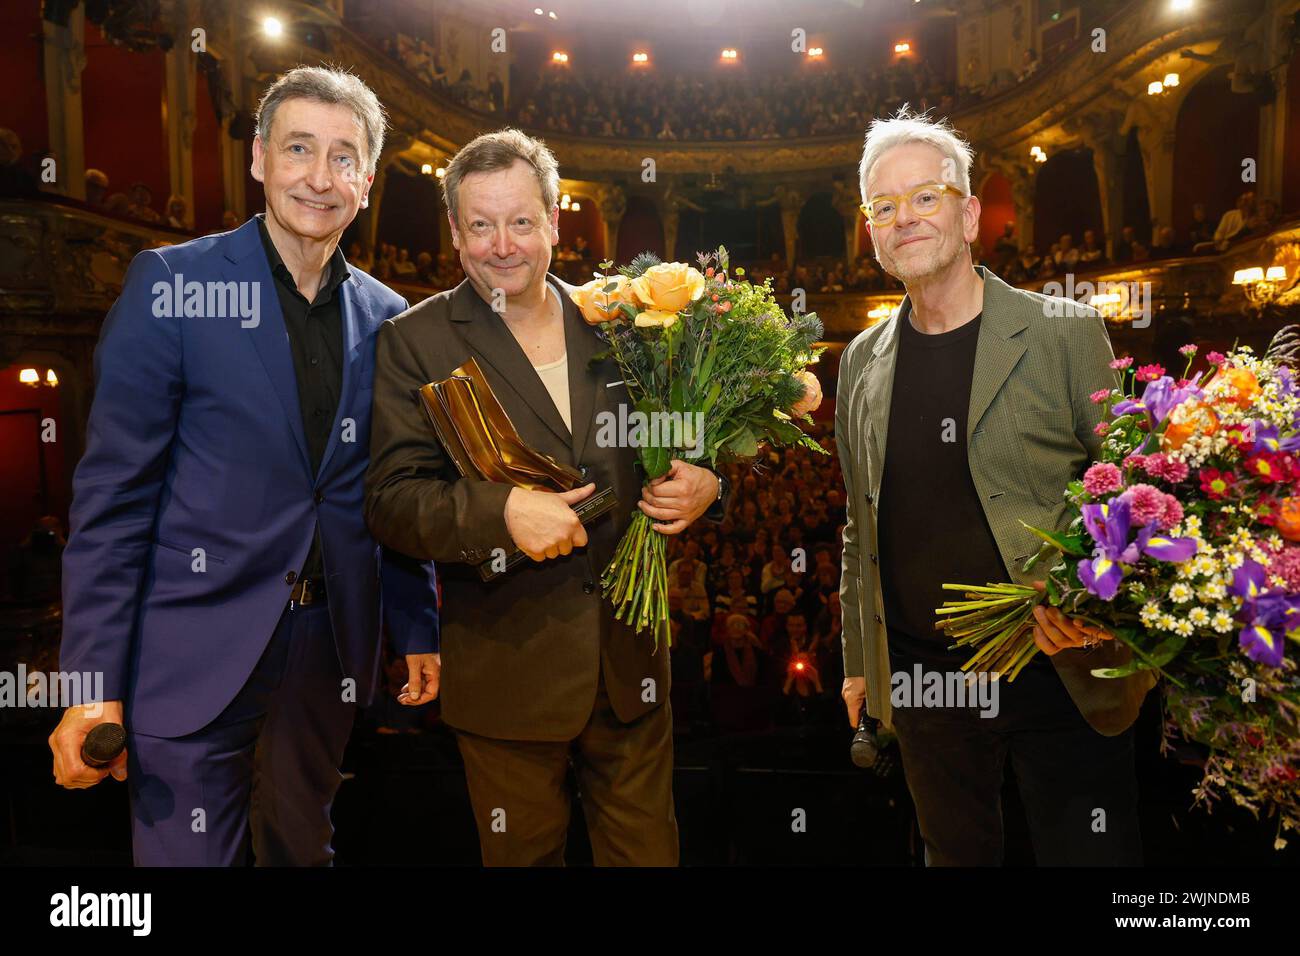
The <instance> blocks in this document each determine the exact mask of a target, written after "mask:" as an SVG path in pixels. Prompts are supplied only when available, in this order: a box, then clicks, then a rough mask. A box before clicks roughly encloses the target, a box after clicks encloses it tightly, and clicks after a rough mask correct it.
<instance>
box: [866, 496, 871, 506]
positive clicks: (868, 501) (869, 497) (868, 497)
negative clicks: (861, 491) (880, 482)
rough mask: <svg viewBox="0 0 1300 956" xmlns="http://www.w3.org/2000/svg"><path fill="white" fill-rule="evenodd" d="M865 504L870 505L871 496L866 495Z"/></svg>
mask: <svg viewBox="0 0 1300 956" xmlns="http://www.w3.org/2000/svg"><path fill="white" fill-rule="evenodd" d="M867 504H871V495H867Z"/></svg>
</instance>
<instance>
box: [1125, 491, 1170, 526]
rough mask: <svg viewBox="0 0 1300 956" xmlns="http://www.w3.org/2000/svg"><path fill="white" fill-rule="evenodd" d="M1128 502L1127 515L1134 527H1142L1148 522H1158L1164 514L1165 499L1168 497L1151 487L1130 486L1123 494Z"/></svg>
mask: <svg viewBox="0 0 1300 956" xmlns="http://www.w3.org/2000/svg"><path fill="white" fill-rule="evenodd" d="M1124 495H1125V497H1127V498H1128V500H1129V514H1130V515H1132V516H1133V523H1134V524H1135V525H1144V524H1146V523H1147V522H1148V521H1159V520H1160V519H1161V518H1162V517H1163V516H1164V513H1165V498H1166V497H1168V496H1167V495H1166V494H1165V493H1164V492H1163V491H1161V490H1160V489H1159V488H1156V487H1154V486H1153V485H1132V486H1130V488H1129V490H1128V491H1126V492H1124Z"/></svg>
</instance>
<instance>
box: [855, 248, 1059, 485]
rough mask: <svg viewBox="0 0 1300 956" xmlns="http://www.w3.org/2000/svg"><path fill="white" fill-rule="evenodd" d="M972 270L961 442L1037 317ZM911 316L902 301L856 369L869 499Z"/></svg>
mask: <svg viewBox="0 0 1300 956" xmlns="http://www.w3.org/2000/svg"><path fill="white" fill-rule="evenodd" d="M975 271H976V272H978V273H979V274H980V277H981V278H982V279H983V280H984V305H983V313H982V316H981V318H980V331H979V342H978V344H977V345H976V347H975V373H974V376H973V378H972V379H971V389H970V407H969V410H968V412H967V417H966V441H967V443H969V442H970V438H971V436H972V435H973V434H974V433H975V430H976V428H977V426H978V425H979V422H980V419H981V418H983V416H984V413H985V412H986V411H988V407H989V405H991V404H992V403H993V399H994V398H995V397H996V396H997V394H998V392H999V391H1000V390H1001V388H1002V386H1003V385H1004V384H1006V381H1007V379H1008V378H1010V377H1011V372H1012V370H1013V369H1014V368H1015V367H1016V363H1018V362H1019V361H1020V358H1021V356H1023V355H1024V354H1025V351H1026V349H1027V348H1028V346H1027V345H1026V343H1025V341H1024V337H1023V336H1021V334H1020V333H1021V332H1023V331H1024V330H1025V329H1027V328H1029V323H1030V322H1031V321H1032V320H1033V318H1034V314H1035V313H1038V314H1041V312H1042V306H1041V305H1040V303H1039V300H1038V299H1037V298H1035V297H1034V296H1032V295H1029V294H1028V293H1025V292H1023V291H1021V290H1019V289H1015V288H1013V287H1011V286H1009V285H1007V284H1006V283H1005V282H1003V281H1002V280H1001V279H999V278H998V277H997V276H996V275H994V274H993V273H992V272H991V271H989V270H988V269H986V268H985V267H984V266H975ZM911 311H912V303H911V300H910V299H909V298H908V297H907V296H904V297H903V302H902V304H901V305H899V307H898V309H897V310H896V311H895V312H894V315H893V316H892V317H890V318H889V319H888V321H887V323H886V325H885V327H884V328H883V329H882V330H881V332H880V335H879V337H878V338H877V339H876V343H875V345H874V347H873V348H872V350H871V359H870V360H869V361H868V362H867V364H866V365H865V366H864V367H863V369H862V377H861V380H860V381H861V385H860V389H859V391H860V394H861V395H862V399H863V401H864V402H865V405H866V407H865V421H866V422H867V441H868V451H869V453H870V454H871V455H872V456H873V461H875V462H877V463H878V467H875V468H872V469H871V474H872V475H873V477H874V479H875V481H874V482H873V483H874V484H876V487H874V488H872V495H873V496H874V495H875V494H876V493H877V492H878V491H879V490H880V488H879V484H878V482H879V478H880V476H881V474H882V473H883V470H884V461H885V458H884V451H885V447H886V446H885V440H886V438H887V437H888V430H889V406H890V399H891V397H892V395H893V390H894V365H895V360H896V359H897V357H898V338H899V336H898V330H899V325H900V323H902V322H906V321H908V315H909V314H910V313H911Z"/></svg>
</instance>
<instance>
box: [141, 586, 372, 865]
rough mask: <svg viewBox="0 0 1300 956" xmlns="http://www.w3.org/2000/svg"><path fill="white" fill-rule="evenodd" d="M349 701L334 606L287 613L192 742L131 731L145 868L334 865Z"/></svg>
mask: <svg viewBox="0 0 1300 956" xmlns="http://www.w3.org/2000/svg"><path fill="white" fill-rule="evenodd" d="M344 696H345V695H344V687H343V676H342V669H341V667H340V665H339V659H338V652H337V651H336V650H335V645H334V634H333V629H332V627H331V625H330V616H329V610H328V608H327V607H325V606H323V605H316V606H310V607H306V608H300V609H297V610H286V611H285V612H284V616H283V617H281V618H280V623H279V624H278V625H277V627H276V629H275V634H274V635H273V636H272V638H271V641H270V643H269V644H268V645H267V648H266V650H265V651H264V652H263V654H262V658H261V660H259V661H258V664H257V666H256V667H255V668H254V669H253V673H252V675H251V676H250V677H249V678H248V681H247V683H245V685H244V687H243V688H242V689H241V690H240V692H239V694H238V695H236V697H235V699H234V700H232V701H231V702H230V704H229V705H228V706H227V707H226V709H225V710H224V711H223V712H222V713H221V714H220V715H219V716H218V717H217V718H216V719H215V720H213V721H212V723H210V724H208V726H206V727H204V728H203V729H202V730H200V731H197V732H196V733H193V734H190V735H188V736H185V737H177V738H164V737H150V736H148V735H145V734H129V736H128V740H127V747H128V762H127V784H128V788H129V790H130V795H131V817H132V843H133V849H134V856H135V863H136V865H137V866H245V865H248V864H249V863H250V862H253V861H255V862H256V864H257V865H258V866H328V865H329V864H330V863H331V861H332V860H333V856H334V851H333V849H332V848H331V846H330V843H331V840H332V839H333V836H334V827H333V824H332V823H331V821H330V808H331V806H332V805H333V802H334V795H335V793H337V791H338V787H339V784H340V783H341V782H342V779H343V778H342V775H341V774H340V772H339V765H340V763H341V762H342V759H343V750H344V748H345V747H346V746H347V742H348V736H349V734H350V732H351V730H352V722H353V719H354V717H355V712H356V705H355V704H354V703H351V702H349V701H345V700H344ZM349 696H350V695H349ZM250 851H251V857H252V860H250Z"/></svg>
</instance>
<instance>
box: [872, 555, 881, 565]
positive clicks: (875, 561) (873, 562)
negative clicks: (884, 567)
mask: <svg viewBox="0 0 1300 956" xmlns="http://www.w3.org/2000/svg"><path fill="white" fill-rule="evenodd" d="M871 563H872V564H878V563H879V559H877V558H876V556H875V555H874V554H873V555H872V556H871Z"/></svg>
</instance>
